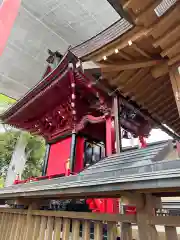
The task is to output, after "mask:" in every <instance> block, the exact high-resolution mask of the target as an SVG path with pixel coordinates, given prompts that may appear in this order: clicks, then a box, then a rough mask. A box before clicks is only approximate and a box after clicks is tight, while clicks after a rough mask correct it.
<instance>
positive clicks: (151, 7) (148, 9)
mask: <svg viewBox="0 0 180 240" xmlns="http://www.w3.org/2000/svg"><path fill="white" fill-rule="evenodd" d="M161 2H162V0H156V1H154V2H153V3H150V4H149V5H148V6H147V7H146V8H145V9H144V10H143V11H142V12H141V13H140V14H139V15H138V16H137V18H136V20H135V23H136V24H139V23H142V22H143V20H144V19H145V18H146V17H147V15H148V13H149V12H152V11H154V9H155V8H156V7H157V6H158V5H159V4H160V3H161Z"/></svg>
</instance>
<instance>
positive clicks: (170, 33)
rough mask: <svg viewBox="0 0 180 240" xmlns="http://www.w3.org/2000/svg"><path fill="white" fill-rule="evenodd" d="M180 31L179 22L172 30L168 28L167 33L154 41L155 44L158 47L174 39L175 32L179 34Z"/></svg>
mask: <svg viewBox="0 0 180 240" xmlns="http://www.w3.org/2000/svg"><path fill="white" fill-rule="evenodd" d="M179 31H180V25H179V24H178V25H177V26H176V27H175V28H173V29H172V30H171V31H170V30H168V31H167V32H166V33H165V34H163V35H162V36H161V37H159V38H158V39H157V40H156V41H154V43H153V46H154V47H155V48H157V47H158V46H161V45H162V44H163V43H166V42H167V41H169V40H172V36H173V35H175V34H178V33H179Z"/></svg>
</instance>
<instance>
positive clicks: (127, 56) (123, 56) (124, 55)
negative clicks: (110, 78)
mask: <svg viewBox="0 0 180 240" xmlns="http://www.w3.org/2000/svg"><path fill="white" fill-rule="evenodd" d="M118 55H119V56H120V57H122V58H124V59H125V60H132V58H131V57H130V56H129V54H127V53H125V52H122V51H120V52H118Z"/></svg>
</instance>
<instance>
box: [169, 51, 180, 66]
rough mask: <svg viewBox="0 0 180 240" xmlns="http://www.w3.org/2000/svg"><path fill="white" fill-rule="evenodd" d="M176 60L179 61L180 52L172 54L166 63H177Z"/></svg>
mask: <svg viewBox="0 0 180 240" xmlns="http://www.w3.org/2000/svg"><path fill="white" fill-rule="evenodd" d="M178 61H180V53H178V54H177V55H176V56H174V57H173V58H171V59H170V60H169V61H168V65H169V66H171V65H173V64H175V63H177V62H178Z"/></svg>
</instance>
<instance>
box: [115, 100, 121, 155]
mask: <svg viewBox="0 0 180 240" xmlns="http://www.w3.org/2000/svg"><path fill="white" fill-rule="evenodd" d="M118 100H119V99H118V96H115V97H114V128H115V135H116V151H117V153H120V152H121V126H120V110H119V101H118Z"/></svg>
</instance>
